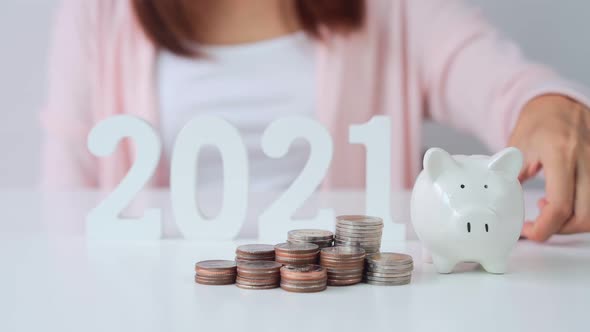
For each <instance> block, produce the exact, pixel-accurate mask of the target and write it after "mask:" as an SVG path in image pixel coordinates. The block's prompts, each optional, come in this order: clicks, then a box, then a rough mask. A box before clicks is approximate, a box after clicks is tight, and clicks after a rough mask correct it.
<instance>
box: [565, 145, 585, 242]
mask: <svg viewBox="0 0 590 332" xmlns="http://www.w3.org/2000/svg"><path fill="white" fill-rule="evenodd" d="M583 232H590V153H584V155H582V156H580V158H579V159H578V168H577V169H576V195H575V203H574V215H573V217H572V218H571V219H570V220H568V222H566V223H565V224H564V225H563V227H562V229H561V230H560V231H559V233H560V234H573V233H583Z"/></svg>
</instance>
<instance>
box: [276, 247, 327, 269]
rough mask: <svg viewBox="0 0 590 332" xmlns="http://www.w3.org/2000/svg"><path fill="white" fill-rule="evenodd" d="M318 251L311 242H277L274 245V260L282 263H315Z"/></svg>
mask: <svg viewBox="0 0 590 332" xmlns="http://www.w3.org/2000/svg"><path fill="white" fill-rule="evenodd" d="M319 252H320V249H319V247H318V246H317V244H313V243H279V244H277V245H276V246H275V261H277V262H279V263H281V264H283V265H306V264H316V263H317V262H318V254H319Z"/></svg>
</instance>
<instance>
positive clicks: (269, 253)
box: [236, 244, 275, 262]
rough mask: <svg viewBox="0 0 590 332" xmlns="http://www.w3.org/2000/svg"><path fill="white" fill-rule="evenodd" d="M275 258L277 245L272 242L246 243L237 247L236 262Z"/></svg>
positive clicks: (272, 259) (271, 259)
mask: <svg viewBox="0 0 590 332" xmlns="http://www.w3.org/2000/svg"><path fill="white" fill-rule="evenodd" d="M274 260H275V247H274V246H273V245H271V244H245V245H242V246H239V247H238V248H237V249H236V262H248V261H274Z"/></svg>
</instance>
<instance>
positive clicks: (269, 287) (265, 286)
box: [236, 283, 279, 289]
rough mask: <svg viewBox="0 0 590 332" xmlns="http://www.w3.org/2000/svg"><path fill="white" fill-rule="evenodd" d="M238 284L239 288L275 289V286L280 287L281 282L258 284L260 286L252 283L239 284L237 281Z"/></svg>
mask: <svg viewBox="0 0 590 332" xmlns="http://www.w3.org/2000/svg"><path fill="white" fill-rule="evenodd" d="M236 286H238V287H239V288H242V289H273V288H278V287H279V284H272V285H264V286H262V285H258V286H251V285H243V284H238V283H236Z"/></svg>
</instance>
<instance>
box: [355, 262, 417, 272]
mask: <svg viewBox="0 0 590 332" xmlns="http://www.w3.org/2000/svg"><path fill="white" fill-rule="evenodd" d="M365 268H366V269H367V270H368V271H375V272H381V271H385V272H387V271H391V272H396V271H406V270H408V271H411V270H413V269H414V264H404V265H397V266H381V265H373V264H365Z"/></svg>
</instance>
